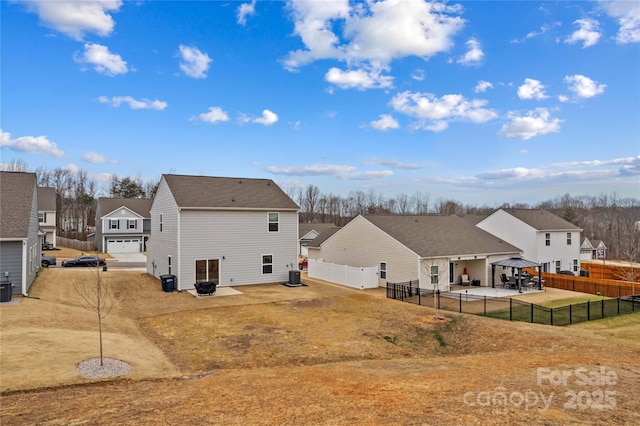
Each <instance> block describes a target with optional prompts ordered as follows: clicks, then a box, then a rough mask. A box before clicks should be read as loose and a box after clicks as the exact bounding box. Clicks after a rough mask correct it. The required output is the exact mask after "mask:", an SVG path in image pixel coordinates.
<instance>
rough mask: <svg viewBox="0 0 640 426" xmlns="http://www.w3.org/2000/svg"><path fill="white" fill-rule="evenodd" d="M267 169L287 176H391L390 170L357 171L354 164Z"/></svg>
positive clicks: (270, 167) (347, 178)
mask: <svg viewBox="0 0 640 426" xmlns="http://www.w3.org/2000/svg"><path fill="white" fill-rule="evenodd" d="M267 171H269V172H271V173H273V174H277V175H287V176H335V177H337V178H339V179H343V180H372V179H381V178H386V177H389V176H393V172H392V171H391V170H377V171H358V170H357V168H356V167H355V166H344V165H337V164H310V165H307V166H289V167H277V166H269V167H267Z"/></svg>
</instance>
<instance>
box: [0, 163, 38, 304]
mask: <svg viewBox="0 0 640 426" xmlns="http://www.w3.org/2000/svg"><path fill="white" fill-rule="evenodd" d="M41 255H42V237H41V236H40V234H39V231H38V190H37V186H36V175H35V173H23V172H0V280H2V281H10V282H11V283H12V284H13V289H12V292H13V293H14V294H24V295H26V294H27V292H28V291H29V288H30V287H31V283H33V280H34V279H35V277H36V273H37V272H38V268H40V258H41Z"/></svg>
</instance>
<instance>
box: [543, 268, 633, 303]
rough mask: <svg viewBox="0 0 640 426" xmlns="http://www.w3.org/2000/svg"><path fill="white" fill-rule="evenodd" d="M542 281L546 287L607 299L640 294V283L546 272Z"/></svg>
mask: <svg viewBox="0 0 640 426" xmlns="http://www.w3.org/2000/svg"><path fill="white" fill-rule="evenodd" d="M542 279H543V280H544V285H545V286H546V287H552V288H558V289H561V290H570V291H579V292H581V293H590V294H595V295H599V296H605V297H623V296H631V295H632V294H633V293H634V290H635V293H640V282H639V283H633V282H628V281H616V280H600V279H597V278H593V277H591V276H589V277H579V276H571V275H561V274H549V273H545V272H543V273H542Z"/></svg>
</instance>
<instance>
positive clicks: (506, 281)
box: [500, 274, 509, 288]
mask: <svg viewBox="0 0 640 426" xmlns="http://www.w3.org/2000/svg"><path fill="white" fill-rule="evenodd" d="M500 282H501V283H502V288H505V287H507V288H508V287H509V279H508V278H507V274H500Z"/></svg>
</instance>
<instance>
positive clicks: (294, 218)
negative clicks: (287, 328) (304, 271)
mask: <svg viewBox="0 0 640 426" xmlns="http://www.w3.org/2000/svg"><path fill="white" fill-rule="evenodd" d="M278 216H279V222H278V225H279V231H278V232H277V233H276V232H265V219H266V218H267V215H266V214H265V212H263V211H206V210H182V211H181V213H180V231H181V232H180V233H181V235H180V241H181V251H180V259H179V262H180V265H179V271H180V278H179V281H181V284H180V286H181V287H180V288H182V289H185V288H192V287H193V284H194V283H195V279H196V277H195V271H194V268H193V264H194V261H195V259H220V285H221V286H229V285H234V286H235V285H245V284H261V283H267V282H269V283H270V282H285V281H287V280H288V279H289V276H288V273H289V270H290V269H291V268H292V267H293V268H295V266H296V265H297V241H298V235H297V233H298V214H297V212H295V211H293V212H279V214H278ZM165 224H166V228H165V229H167V228H168V226H169V221H168V220H167V218H166V217H165ZM163 234H164V232H163ZM153 243H154V244H155V240H154V242H153ZM264 254H271V255H272V256H273V259H274V263H273V269H272V270H273V272H272V273H271V274H267V275H263V274H262V256H263V255H264Z"/></svg>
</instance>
